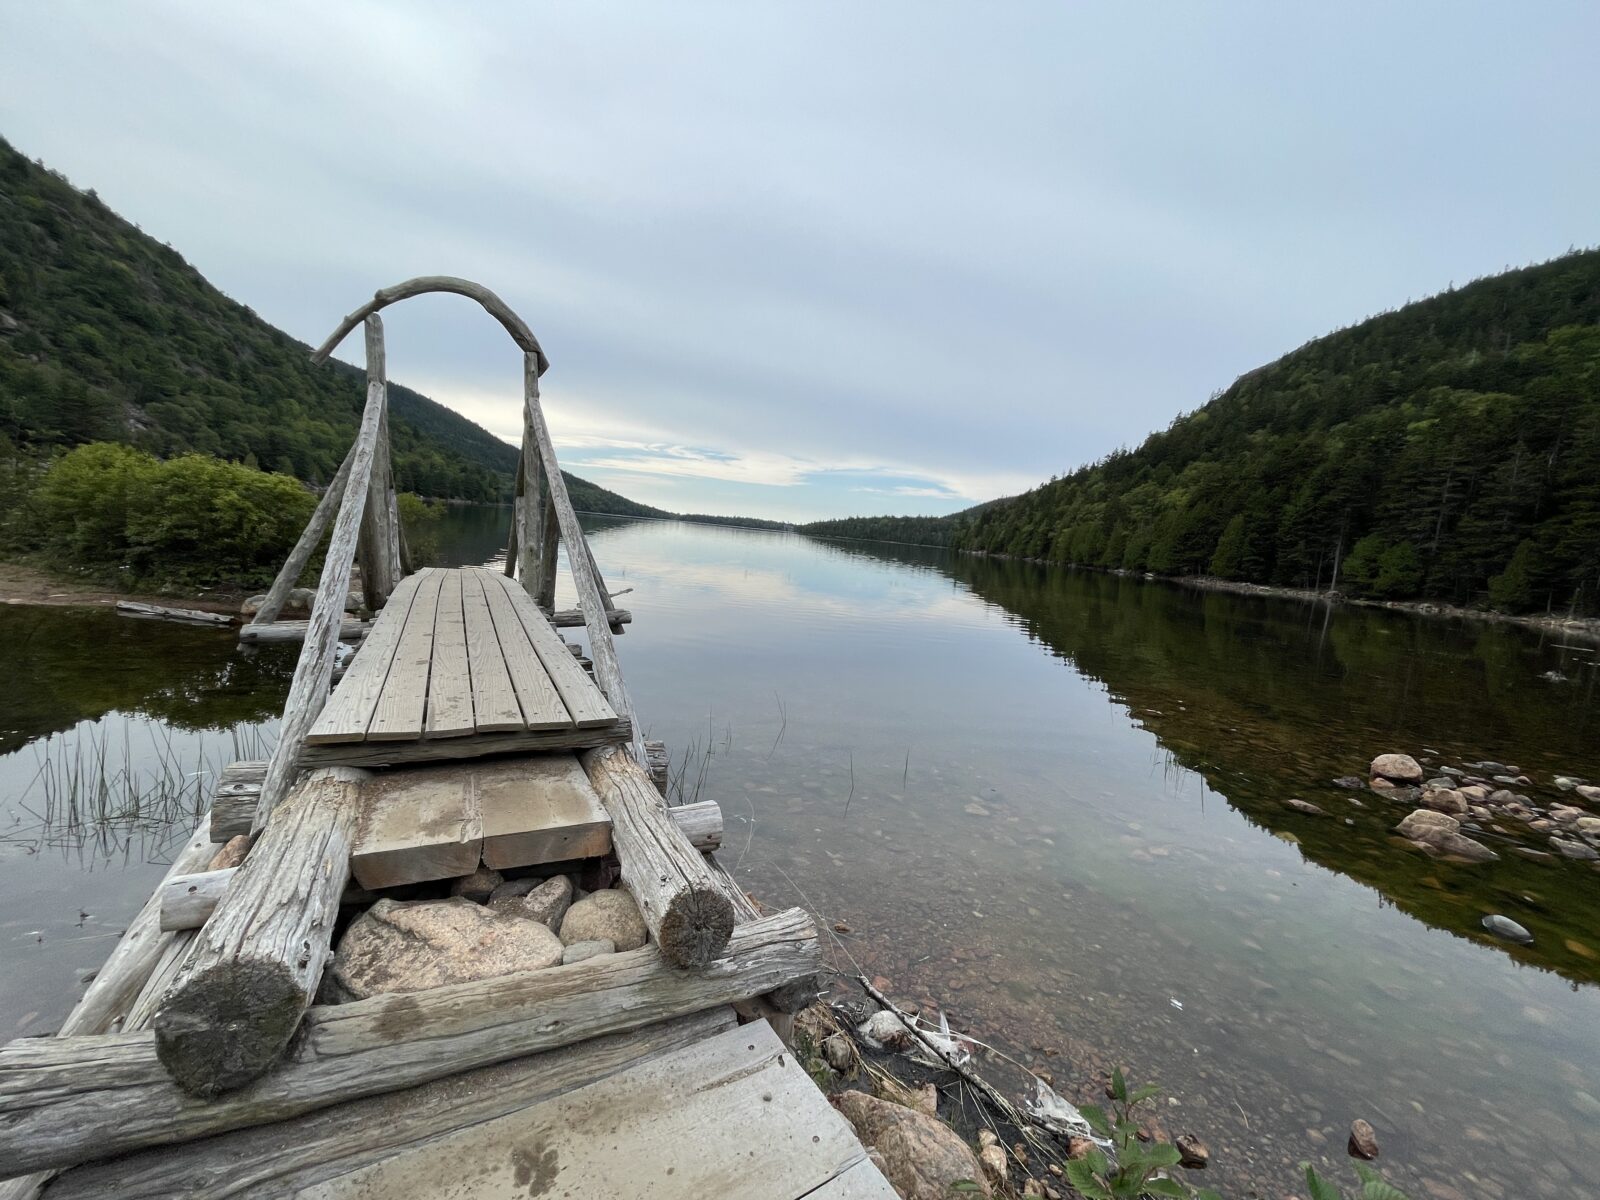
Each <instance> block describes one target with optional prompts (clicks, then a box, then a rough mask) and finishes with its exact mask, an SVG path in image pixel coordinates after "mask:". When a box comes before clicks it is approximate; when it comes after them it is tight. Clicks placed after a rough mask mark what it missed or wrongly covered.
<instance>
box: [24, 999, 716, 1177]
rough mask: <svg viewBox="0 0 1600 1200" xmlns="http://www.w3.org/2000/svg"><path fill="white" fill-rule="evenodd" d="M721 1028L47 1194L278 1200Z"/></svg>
mask: <svg viewBox="0 0 1600 1200" xmlns="http://www.w3.org/2000/svg"><path fill="white" fill-rule="evenodd" d="M733 1025H734V1017H733V1012H732V1010H731V1009H728V1008H716V1009H712V1010H709V1011H707V1012H703V1013H695V1014H693V1015H691V1016H687V1017H681V1018H679V1019H677V1020H674V1021H663V1022H661V1023H659V1024H656V1025H649V1026H646V1027H645V1028H643V1029H637V1030H634V1031H632V1032H630V1033H618V1034H611V1035H610V1036H607V1037H600V1038H595V1039H593V1040H591V1041H587V1042H582V1043H580V1044H578V1045H576V1046H564V1047H561V1048H560V1049H557V1050H547V1051H545V1052H544V1053H542V1054H533V1055H529V1056H527V1057H526V1058H519V1059H514V1060H513V1061H511V1062H507V1063H499V1064H496V1065H494V1066H489V1067H480V1068H478V1069H477V1070H474V1071H466V1072H463V1073H462V1074H460V1075H451V1076H449V1077H447V1078H445V1079H440V1080H436V1081H434V1082H432V1083H425V1084H422V1085H421V1086H419V1087H415V1088H408V1089H406V1090H405V1091H400V1092H394V1093H391V1094H389V1095H386V1096H374V1097H369V1098H367V1099H365V1100H353V1101H350V1102H349V1103H346V1104H340V1105H336V1106H335V1107H333V1108H326V1109H323V1110H321V1111H320V1112H317V1113H313V1114H309V1115H306V1116H302V1117H295V1118H293V1119H291V1120H288V1121H284V1122H281V1123H279V1124H276V1125H270V1126H267V1127H265V1128H253V1129H240V1130H235V1131H233V1132H231V1133H224V1134H219V1135H218V1136H216V1137H212V1138H206V1139H204V1140H203V1141H198V1142H188V1143H185V1144H183V1145H180V1146H171V1147H162V1148H159V1149H155V1150H146V1151H142V1152H140V1153H138V1154H132V1155H127V1156H124V1157H122V1158H117V1159H112V1160H110V1161H104V1162H99V1163H91V1164H89V1165H87V1166H83V1167H77V1168H74V1169H73V1170H70V1171H67V1172H65V1173H64V1174H62V1175H61V1177H60V1178H59V1179H57V1181H56V1182H55V1184H54V1186H53V1187H52V1189H51V1192H50V1200H99V1198H100V1197H106V1196H116V1197H118V1200H170V1198H171V1197H174V1196H182V1197H184V1198H185V1200H230V1198H232V1197H236V1196H238V1195H239V1194H240V1191H239V1189H240V1186H241V1184H243V1183H245V1182H246V1181H248V1185H249V1193H248V1194H249V1195H250V1197H251V1200H279V1198H282V1197H289V1196H293V1195H294V1194H295V1193H296V1192H298V1191H299V1190H300V1189H301V1188H304V1187H309V1186H310V1185H312V1184H316V1183H321V1182H322V1181H324V1180H326V1179H331V1178H334V1177H336V1176H338V1175H342V1174H344V1173H346V1172H348V1171H351V1170H353V1169H356V1168H359V1167H363V1166H366V1165H367V1164H368V1163H372V1162H377V1161H381V1160H382V1159H384V1158H387V1157H388V1156H390V1155H392V1154H394V1153H395V1152H397V1151H401V1150H405V1149H408V1148H410V1147H412V1146H414V1145H417V1144H419V1143H422V1142H425V1141H428V1140H429V1139H432V1138H435V1137H438V1136H440V1135H442V1134H447V1133H452V1132H454V1131H455V1130H458V1129H464V1128H466V1127H468V1126H471V1125H477V1124H479V1123H481V1122H484V1121H491V1120H494V1119H495V1118H496V1117H501V1116H504V1115H505V1114H506V1113H509V1112H514V1111H516V1110H517V1109H520V1108H526V1107H528V1106H529V1105H531V1104H537V1103H538V1102H540V1101H542V1100H548V1099H551V1098H552V1097H555V1096H562V1095H566V1094H567V1093H569V1092H572V1091H574V1090H575V1089H577V1088H580V1087H583V1086H585V1085H587V1084H590V1083H593V1082H595V1081H596V1080H600V1079H605V1078H607V1077H608V1076H611V1075H614V1074H616V1073H617V1072H618V1071H622V1070H625V1069H626V1068H628V1067H630V1066H632V1065H634V1064H635V1063H638V1062H640V1061H643V1060H645V1059H649V1058H654V1057H656V1056H658V1055H660V1054H663V1053H667V1052H670V1051H672V1050H676V1049H679V1048H681V1047H683V1046H689V1045H693V1044H694V1043H696V1042H699V1041H702V1040H703V1039H705V1038H708V1037H714V1036H716V1035H717V1034H719V1033H721V1032H723V1031H724V1030H727V1029H730V1028H732V1027H733ZM400 1194H402V1195H416V1194H417V1193H416V1192H415V1191H411V1190H408V1191H406V1192H403V1193H400Z"/></svg>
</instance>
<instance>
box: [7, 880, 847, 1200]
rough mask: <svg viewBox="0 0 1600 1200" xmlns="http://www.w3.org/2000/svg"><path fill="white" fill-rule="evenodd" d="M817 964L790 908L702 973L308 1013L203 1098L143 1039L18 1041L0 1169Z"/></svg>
mask: <svg viewBox="0 0 1600 1200" xmlns="http://www.w3.org/2000/svg"><path fill="white" fill-rule="evenodd" d="M258 853H259V848H258V849H257V850H256V851H253V852H252V853H251V856H250V860H249V861H252V862H253V861H255V859H256V856H257V854H258ZM820 961H821V957H820V953H819V948H818V945H817V933H816V928H815V926H814V925H813V924H812V922H811V918H810V917H809V916H808V915H807V914H806V913H804V912H802V911H801V910H799V909H790V910H788V911H787V912H784V913H779V914H776V915H774V916H772V917H768V918H765V919H763V920H761V921H754V922H750V923H749V924H746V925H741V926H740V927H739V929H738V930H737V931H736V932H735V934H734V936H733V938H732V940H731V941H730V942H729V944H728V948H727V951H726V953H725V954H724V955H723V956H722V958H721V959H720V960H719V961H718V962H717V964H716V965H715V966H714V967H712V968H710V969H707V970H704V971H680V970H676V969H674V968H672V967H669V966H667V965H666V963H665V962H663V961H662V958H661V956H660V954H659V953H658V952H657V950H656V949H655V948H654V947H651V946H646V947H644V948H643V949H640V950H633V951H629V952H627V953H623V954H608V955H602V956H600V957H598V958H592V959H589V960H588V961H586V962H581V963H575V964H573V965H572V966H569V967H553V968H549V969H547V970H543V971H524V972H519V973H517V974H514V975H504V976H500V977H497V978H494V979H484V980H478V981H475V982H472V983H461V984H452V985H450V986H448V987H441V988H433V989H430V990H429V991H426V992H413V993H409V994H404V995H381V996H374V997H372V998H370V999H367V1000H358V1001H355V1002H354V1003H351V1004H339V1005H332V1006H326V1007H323V1006H318V1007H315V1008H312V1009H311V1010H310V1012H308V1013H307V1014H306V1017H305V1020H304V1022H303V1023H302V1032H301V1036H300V1037H298V1038H296V1039H295V1041H294V1043H293V1045H292V1046H291V1047H290V1050H289V1053H288V1054H287V1055H286V1057H285V1058H284V1060H283V1062H282V1063H281V1064H280V1065H279V1067H278V1068H277V1069H276V1070H274V1071H272V1072H270V1073H268V1074H267V1075H265V1076H263V1077H262V1078H260V1079H258V1080H256V1081H255V1082H254V1083H252V1084H250V1085H248V1086H246V1087H244V1088H241V1089H240V1090H238V1091H236V1092H232V1093H228V1094H226V1095H223V1096H220V1097H217V1098H215V1099H212V1100H199V1099H196V1098H195V1097H193V1096H190V1095H188V1094H187V1093H185V1092H183V1091H182V1090H181V1089H179V1088H178V1087H176V1086H175V1085H174V1084H173V1082H172V1080H171V1079H170V1078H168V1076H167V1074H166V1072H165V1070H164V1069H163V1068H162V1065H161V1063H160V1061H159V1060H158V1058H157V1056H156V1048H155V1040H154V1038H153V1037H152V1036H151V1035H149V1034H115V1035H102V1036H98V1037H76V1038H20V1039H17V1040H15V1041H12V1042H10V1043H9V1044H7V1045H6V1046H4V1047H0V1164H4V1168H5V1169H6V1170H9V1171H12V1172H16V1173H19V1174H20V1173H24V1172H28V1171H37V1170H43V1169H50V1168H58V1167H63V1166H68V1165H75V1164H77V1163H80V1162H84V1161H86V1160H88V1159H90V1158H93V1157H106V1156H111V1155H116V1154H121V1153H125V1152H127V1151H129V1150H134V1149H138V1148H141V1147H144V1146H153V1145H161V1144H166V1143H171V1142H181V1141H186V1140H189V1139H191V1138H196V1137H203V1136H206V1135H209V1134H213V1133H220V1132H222V1131H224V1130H228V1129H237V1128H242V1127H245V1126H250V1125H262V1124H266V1123H268V1122H271V1121H280V1120H283V1119H285V1118H287V1117H292V1116H295V1115H298V1114H300V1113H305V1112H310V1111H312V1110H314V1109H318V1108H324V1107H326V1106H328V1105H330V1104H336V1103H339V1102H340V1101H344V1100H353V1099H356V1098H358V1097H362V1096H371V1095H376V1094H379V1093H382V1092H389V1091H394V1090H396V1089H398V1088H404V1087H413V1086H415V1085H417V1084H420V1083H425V1082H427V1081H429V1080H433V1079H439V1078H442V1077H443V1076H446V1075H453V1074H456V1073H457V1072H460V1071H468V1070H472V1069H473V1068H476V1067H481V1066H487V1065H489V1064H490V1063H496V1062H504V1061H506V1060H507V1059H512V1058H518V1057H521V1056H522V1055H526V1054H534V1053H538V1052H540V1051H542V1050H548V1049H553V1048H555V1047H557V1046H564V1045H571V1044H574V1043H576V1042H581V1041H585V1040H587V1039H589V1038H593V1037H599V1036H602V1035H604V1034H610V1033H619V1032H623V1031H625V1030H631V1029H638V1028H641V1027H643V1026H646V1025H652V1024H654V1023H656V1022H658V1021H664V1020H668V1019H671V1018H673V1017H679V1016H684V1015H686V1014H688V1013H694V1012H701V1011H704V1010H705V1009H709V1008H714V1007H717V1006H719V1005H724V1004H730V1003H732V1002H734V1001H735V1000H742V999H745V998H746V997H748V996H752V995H759V994H761V993H763V992H768V991H771V990H772V989H773V988H776V987H781V986H782V985H783V984H784V983H786V982H788V981H789V980H791V979H794V978H797V977H799V976H802V975H809V974H813V973H815V972H816V971H817V969H818V967H819V965H820Z"/></svg>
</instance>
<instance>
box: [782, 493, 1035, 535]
mask: <svg viewBox="0 0 1600 1200" xmlns="http://www.w3.org/2000/svg"><path fill="white" fill-rule="evenodd" d="M1004 503H1006V501H1005V500H988V501H985V502H984V503H982V504H974V505H973V506H972V507H971V508H964V509H962V510H961V511H960V512H956V513H949V514H948V515H946V516H943V517H840V518H836V519H834V520H831V521H812V522H811V523H810V524H808V525H801V526H799V530H800V532H801V533H807V534H810V535H811V536H813V537H823V538H846V539H849V540H852V541H861V542H899V543H901V544H902V545H909V546H950V545H954V544H955V542H956V540H957V538H958V536H959V535H960V533H961V531H962V530H964V529H965V528H966V527H967V526H969V525H971V524H972V522H973V521H974V520H975V519H976V518H977V516H978V514H979V513H981V512H983V511H984V510H986V509H988V508H992V507H993V506H994V505H996V504H1004Z"/></svg>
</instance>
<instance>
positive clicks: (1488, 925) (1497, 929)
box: [1483, 913, 1533, 946]
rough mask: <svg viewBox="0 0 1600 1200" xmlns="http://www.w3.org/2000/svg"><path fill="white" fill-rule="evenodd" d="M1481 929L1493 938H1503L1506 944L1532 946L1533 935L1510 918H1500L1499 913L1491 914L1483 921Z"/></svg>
mask: <svg viewBox="0 0 1600 1200" xmlns="http://www.w3.org/2000/svg"><path fill="white" fill-rule="evenodd" d="M1483 927H1484V928H1485V929H1487V930H1488V931H1489V932H1490V933H1492V934H1494V935H1495V937H1502V938H1505V939H1506V941H1508V942H1517V943H1519V944H1520V945H1523V946H1529V945H1532V944H1533V934H1531V933H1529V932H1528V931H1527V930H1526V929H1524V928H1523V927H1522V926H1521V925H1518V924H1517V923H1516V922H1515V921H1513V920H1512V919H1511V918H1510V917H1502V916H1501V915H1500V914H1499V913H1492V914H1490V915H1489V916H1487V917H1485V918H1484V919H1483Z"/></svg>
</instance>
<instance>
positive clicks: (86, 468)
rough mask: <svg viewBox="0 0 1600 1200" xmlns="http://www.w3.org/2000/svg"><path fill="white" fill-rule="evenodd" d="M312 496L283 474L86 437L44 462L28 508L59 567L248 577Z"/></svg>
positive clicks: (252, 578) (231, 580)
mask: <svg viewBox="0 0 1600 1200" xmlns="http://www.w3.org/2000/svg"><path fill="white" fill-rule="evenodd" d="M315 506H316V500H315V498H314V497H313V496H312V495H311V494H310V493H309V492H308V491H306V489H305V488H304V487H302V486H301V485H300V484H299V483H298V482H296V481H295V480H293V479H290V478H289V477H288V476H285V475H272V474H268V473H266V472H264V471H257V470H254V469H252V468H250V467H245V466H240V465H238V464H236V463H228V462H223V461H221V460H220V459H215V458H211V457H209V456H208V455H203V454H185V455H182V456H181V457H178V458H174V459H169V460H167V461H165V462H162V461H160V460H158V459H156V458H154V457H153V456H151V455H149V454H146V453H144V452H143V451H140V450H134V449H131V448H129V447H127V446H119V445H112V444H109V443H94V444H90V445H87V446H80V447H78V448H77V449H76V450H73V451H72V452H70V453H68V454H65V455H63V456H61V457H60V458H58V459H56V461H55V462H54V463H52V464H51V466H50V468H49V470H48V471H47V472H46V473H45V475H44V478H43V480H42V482H41V483H40V484H39V487H38V488H37V489H36V491H35V492H34V494H33V497H32V499H31V504H30V509H31V512H32V514H33V516H34V518H35V521H36V525H35V529H34V536H35V537H36V539H37V544H38V546H39V548H40V549H41V550H42V551H43V552H44V554H45V555H46V557H47V558H49V559H50V560H51V561H52V562H54V563H55V564H56V565H58V566H61V567H63V568H67V569H71V570H74V571H79V572H81V573H83V574H87V575H91V576H96V577H99V578H104V579H114V580H116V581H117V582H120V583H124V584H129V585H135V584H137V585H144V586H161V587H195V586H201V585H217V584H230V585H234V586H238V587H255V586H260V585H264V584H266V583H269V582H270V581H271V579H272V577H273V575H274V573H275V572H276V571H277V569H278V567H279V565H280V564H281V563H282V562H283V560H284V558H285V557H287V555H288V553H289V549H290V547H292V546H293V545H294V542H295V539H296V538H297V537H299V535H300V531H301V530H302V529H303V528H304V527H305V524H306V521H307V519H309V517H310V515H311V510H312V509H313V508H314V507H315Z"/></svg>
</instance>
